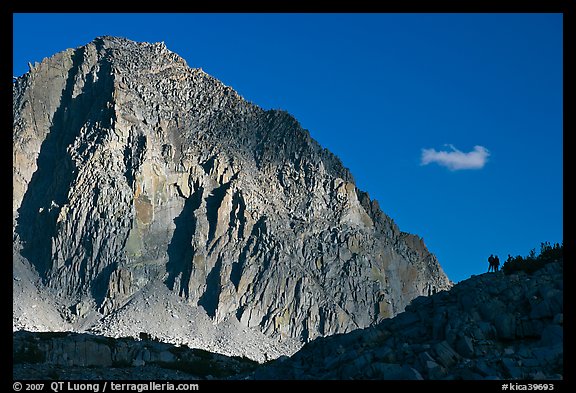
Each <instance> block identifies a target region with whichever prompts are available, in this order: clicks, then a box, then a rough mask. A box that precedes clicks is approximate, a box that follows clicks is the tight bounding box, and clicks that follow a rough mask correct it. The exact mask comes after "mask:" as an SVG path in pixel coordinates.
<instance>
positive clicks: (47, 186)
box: [13, 37, 450, 352]
mask: <svg viewBox="0 0 576 393" xmlns="http://www.w3.org/2000/svg"><path fill="white" fill-rule="evenodd" d="M13 87H14V94H13V97H14V100H13V114H14V123H13V124H14V129H13V142H14V150H13V164H14V171H13V184H14V197H13V217H14V222H13V223H14V230H13V237H14V266H15V272H16V273H15V275H16V274H17V275H19V277H20V276H21V277H26V280H24V281H23V282H20V283H18V285H15V287H14V304H15V311H14V315H13V320H14V323H13V325H14V330H18V329H24V328H26V329H31V330H69V329H72V330H80V331H81V330H86V329H93V330H94V329H95V331H98V332H100V333H102V334H111V335H123V334H132V335H136V334H138V331H133V330H131V329H132V328H134V329H138V330H139V331H140V330H142V331H150V333H152V334H154V335H157V336H160V335H163V338H164V339H166V340H170V339H172V338H174V337H171V336H170V334H171V333H170V331H167V329H165V327H164V326H160V325H161V324H160V323H158V326H147V325H146V320H145V319H146V317H145V315H146V313H149V314H153V313H161V312H163V311H166V310H165V309H162V310H160V309H149V310H146V309H145V308H143V307H152V306H149V304H150V302H149V301H148V300H149V298H147V297H145V296H144V295H143V293H146V291H147V290H148V291H149V290H150V288H151V287H154V286H157V285H158V283H162V285H164V286H165V287H167V288H168V289H169V290H170V291H172V292H173V293H175V294H177V295H178V296H180V297H181V298H183V299H185V300H186V301H187V303H188V304H189V306H190V308H191V309H192V308H195V307H196V308H197V307H199V308H201V309H202V312H204V313H205V314H207V316H208V317H209V318H211V319H212V322H213V323H216V324H219V323H224V322H226V321H230V320H237V322H238V323H239V325H238V324H237V325H235V326H243V327H246V328H249V329H252V330H254V331H257V332H262V333H264V334H265V335H266V336H267V337H271V338H273V339H274V340H280V341H283V340H296V341H298V342H306V341H309V340H311V339H313V338H315V337H318V336H324V335H330V334H334V333H342V332H347V331H350V330H353V329H357V328H363V327H367V326H370V325H372V324H375V323H377V322H379V321H381V320H382V319H384V318H388V317H392V316H394V315H396V314H397V313H398V312H400V311H402V310H403V309H404V307H405V306H406V305H407V304H408V303H409V302H410V300H412V299H413V298H415V297H417V296H420V295H428V294H431V293H434V292H436V291H439V290H443V289H447V288H449V287H450V282H449V280H448V279H447V277H446V275H445V274H444V273H443V271H442V269H441V267H440V265H439V264H438V262H437V260H436V258H435V257H434V255H432V254H431V253H429V252H428V250H427V249H426V247H425V246H424V244H423V242H422V240H421V239H419V238H418V237H417V236H415V235H411V234H407V233H404V232H401V231H400V230H399V229H398V227H397V226H396V224H395V223H394V222H393V220H392V219H390V218H389V217H388V216H386V215H385V214H384V213H383V212H382V211H381V210H380V208H379V206H378V204H377V202H376V201H372V200H370V198H369V196H368V194H367V193H365V192H362V191H360V190H358V189H357V188H356V187H355V185H354V182H353V178H352V175H351V174H350V173H349V171H348V170H347V169H346V168H345V167H344V166H343V165H342V163H341V162H340V160H339V159H338V158H337V157H336V156H334V155H333V154H332V153H330V152H329V151H327V150H326V149H323V148H322V147H321V146H319V144H318V143H317V142H316V141H314V140H313V139H312V138H311V137H310V135H309V133H308V132H307V131H306V130H303V129H302V128H301V127H300V125H299V124H298V122H297V121H296V120H295V119H294V118H293V117H292V116H290V115H289V114H288V113H286V112H283V111H276V110H270V111H264V110H262V109H261V108H259V107H258V106H256V105H254V104H252V103H249V102H247V101H245V100H244V99H243V98H242V97H240V96H239V95H238V94H237V93H236V92H235V91H234V90H233V89H231V88H230V87H227V86H225V85H223V84H222V83H221V82H219V81H218V80H216V79H214V78H213V77H211V76H209V75H207V74H206V73H204V72H203V71H202V70H201V69H192V68H189V67H188V66H187V64H186V62H185V61H184V60H183V59H182V58H180V57H179V56H178V55H176V54H174V53H172V52H170V51H169V50H168V49H166V47H165V46H164V44H162V43H158V44H148V43H136V42H132V41H129V40H126V39H122V38H114V37H100V38H97V39H95V40H94V41H93V42H91V43H89V44H87V45H86V46H83V47H79V48H77V49H68V50H66V51H64V52H61V53H58V54H56V55H54V56H52V57H51V58H48V59H45V60H44V61H42V63H40V64H37V65H34V66H32V67H31V70H30V72H28V73H27V74H25V75H24V76H22V77H20V78H18V79H17V80H16V81H15V82H14V85H13ZM30 267H32V268H33V271H30ZM36 274H37V275H36ZM35 275H36V276H35ZM15 277H16V276H15ZM15 279H16V278H15ZM30 281H33V282H32V284H31V283H30ZM30 285H32V286H35V287H37V289H34V291H38V297H37V298H35V300H34V302H35V303H34V304H35V305H37V304H39V306H38V311H39V312H36V313H27V309H28V307H29V306H31V305H30V304H29V302H31V301H32V300H31V299H30V296H31V295H30V293H31V292H30V291H28V290H24V288H28V289H29V287H30ZM34 291H32V292H34ZM34 293H36V292H34ZM138 297H139V298H138ZM40 298H42V299H41V300H40ZM138 299H140V300H138ZM172 303H174V302H172ZM135 305H140V308H139V309H135V307H136V306H135ZM158 307H167V308H168V309H169V308H170V307H171V305H170V304H167V305H164V306H158ZM131 311H132V312H133V313H134V312H136V313H137V315H138V318H136V319H137V322H138V324H139V325H138V326H137V327H135V324H134V326H132V325H128V326H124V325H126V324H125V323H122V318H121V317H120V315H126V314H129V312H131ZM121 313H124V314H121ZM58 316H61V317H62V319H61V321H58ZM115 318H116V319H115ZM192 319H194V318H192ZM114 320H116V321H117V323H116V324H114V323H113V322H114ZM39 321H41V322H39ZM192 322H193V321H192ZM120 325H123V327H122V329H124V330H123V331H118V329H119V326H120ZM154 329H156V330H154ZM183 329H184V330H182V331H181V332H180V333H178V334H181V335H182V334H183V335H184V336H193V335H194V332H192V331H190V332H186V331H185V330H186V329H187V328H186V327H184V328H183ZM174 334H176V333H174ZM180 338H181V337H180ZM183 340H184V341H186V337H185V338H184V339H183ZM211 349H214V348H211ZM280 352H281V351H280Z"/></svg>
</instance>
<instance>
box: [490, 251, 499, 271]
mask: <svg viewBox="0 0 576 393" xmlns="http://www.w3.org/2000/svg"><path fill="white" fill-rule="evenodd" d="M499 266H500V259H498V255H496V256H494V255H492V254H490V256H489V257H488V271H490V270H492V271H493V272H497V271H498V267H499Z"/></svg>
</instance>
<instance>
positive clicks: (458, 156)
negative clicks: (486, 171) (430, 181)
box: [420, 145, 490, 171]
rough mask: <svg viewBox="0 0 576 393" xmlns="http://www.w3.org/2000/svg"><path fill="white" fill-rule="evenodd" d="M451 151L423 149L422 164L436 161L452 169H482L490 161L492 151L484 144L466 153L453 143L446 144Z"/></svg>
mask: <svg viewBox="0 0 576 393" xmlns="http://www.w3.org/2000/svg"><path fill="white" fill-rule="evenodd" d="M446 146H447V147H449V148H450V151H436V149H422V157H421V162H420V163H421V165H428V164H430V163H436V164H438V165H441V166H444V167H446V168H448V169H450V170H451V171H458V170H462V169H482V168H483V167H484V165H485V164H486V161H488V156H490V152H489V151H488V149H486V148H485V147H484V146H474V150H472V151H471V152H468V153H464V152H462V151H460V150H458V149H456V148H455V147H454V146H452V145H446Z"/></svg>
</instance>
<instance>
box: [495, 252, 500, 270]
mask: <svg viewBox="0 0 576 393" xmlns="http://www.w3.org/2000/svg"><path fill="white" fill-rule="evenodd" d="M499 267H500V259H499V258H498V255H496V256H495V257H494V271H495V272H497V271H498V268H499Z"/></svg>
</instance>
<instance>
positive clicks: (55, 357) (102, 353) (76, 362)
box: [13, 331, 258, 379]
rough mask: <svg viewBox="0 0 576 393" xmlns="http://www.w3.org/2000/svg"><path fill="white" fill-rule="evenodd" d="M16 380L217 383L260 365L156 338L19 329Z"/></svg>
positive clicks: (15, 369)
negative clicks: (160, 340)
mask: <svg viewBox="0 0 576 393" xmlns="http://www.w3.org/2000/svg"><path fill="white" fill-rule="evenodd" d="M13 364H14V368H13V378H14V379H102V378H105V379H153V378H154V377H155V376H156V377H158V379H214V378H220V379H221V378H225V377H228V376H231V375H237V374H241V373H246V372H248V371H251V370H253V369H254V368H255V367H256V366H257V364H258V363H256V362H254V361H251V360H249V359H246V358H233V357H228V356H224V355H219V354H215V353H210V352H206V351H203V350H200V349H190V348H188V347H186V346H175V345H171V344H166V343H160V342H157V341H154V340H151V339H150V337H147V335H146V334H144V333H143V334H142V335H141V339H138V340H135V339H133V338H121V339H114V338H110V337H102V336H95V335H91V334H85V333H70V332H58V333H48V332H44V333H31V332H25V331H19V332H16V333H14V339H13Z"/></svg>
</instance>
